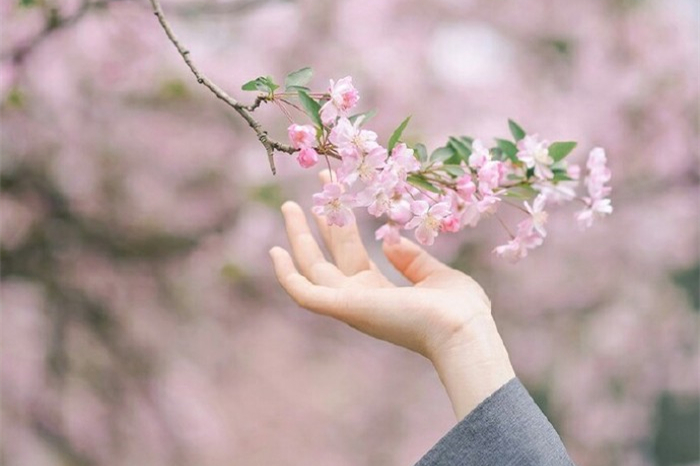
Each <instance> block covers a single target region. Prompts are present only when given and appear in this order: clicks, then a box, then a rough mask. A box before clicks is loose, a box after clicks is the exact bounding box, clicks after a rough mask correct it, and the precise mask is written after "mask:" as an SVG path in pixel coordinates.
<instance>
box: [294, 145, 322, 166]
mask: <svg viewBox="0 0 700 466" xmlns="http://www.w3.org/2000/svg"><path fill="white" fill-rule="evenodd" d="M297 162H299V165H301V166H302V167H303V168H311V167H313V166H314V165H316V163H317V162H318V153H317V152H316V151H315V150H314V149H313V148H311V147H307V148H306V149H302V150H300V151H299V154H298V155H297Z"/></svg>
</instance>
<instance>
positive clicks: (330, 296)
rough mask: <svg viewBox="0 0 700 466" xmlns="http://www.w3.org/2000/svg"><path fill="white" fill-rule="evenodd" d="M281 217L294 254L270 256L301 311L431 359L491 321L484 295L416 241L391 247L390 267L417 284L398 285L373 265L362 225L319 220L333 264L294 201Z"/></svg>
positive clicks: (278, 252) (274, 250)
mask: <svg viewBox="0 0 700 466" xmlns="http://www.w3.org/2000/svg"><path fill="white" fill-rule="evenodd" d="M282 213H283V214H284V219H285V224H286V228H287V235H288V237H289V242H290V244H291V250H292V255H290V254H289V253H288V252H287V251H286V250H284V249H283V248H280V247H275V248H272V249H271V250H270V254H271V256H272V259H273V261H274V265H275V272H276V274H277V278H278V280H279V282H280V284H281V285H282V286H283V287H284V289H285V290H286V291H287V293H288V294H289V295H290V296H291V297H292V298H293V299H294V300H295V301H296V302H297V303H298V304H299V305H300V306H302V307H304V308H307V309H309V310H311V311H314V312H317V313H319V314H324V315H328V316H331V317H334V318H336V319H338V320H341V321H343V322H345V323H347V324H349V325H351V326H352V327H354V328H356V329H358V330H360V331H362V332H364V333H366V334H368V335H372V336H374V337H376V338H380V339H382V340H386V341H389V342H391V343H394V344H397V345H400V346H403V347H406V348H408V349H411V350H413V351H416V352H418V353H420V354H423V355H424V356H426V357H428V358H431V359H432V356H433V355H434V354H435V353H436V352H438V351H441V350H442V349H443V348H444V347H445V346H447V345H449V344H450V343H451V341H452V340H453V337H455V335H458V334H462V333H463V332H465V331H466V332H469V331H470V329H471V330H473V328H474V327H475V326H474V325H472V324H473V322H474V321H477V320H480V319H481V318H485V319H486V320H490V318H491V316H490V312H491V304H490V302H489V299H488V297H487V296H486V294H485V293H484V291H483V289H482V288H481V287H480V286H479V285H478V284H477V283H476V282H475V281H474V280H473V279H471V277H469V276H468V275H466V274H464V273H462V272H459V271H457V270H455V269H452V268H450V267H448V266H447V265H445V264H443V263H442V262H440V261H438V260H437V259H435V258H434V257H432V256H431V255H430V254H428V253H427V252H425V251H424V250H423V249H422V248H421V247H419V246H418V245H416V244H415V243H413V242H411V241H409V240H407V239H405V238H402V239H401V241H400V243H398V244H396V245H385V246H384V253H385V255H386V256H387V258H388V259H389V261H390V262H391V263H392V264H393V265H394V267H396V269H397V270H398V271H399V272H401V273H402V274H403V275H404V276H405V277H406V278H407V279H408V280H410V281H411V282H412V283H413V286H408V287H398V286H396V285H395V284H393V283H392V282H391V281H389V280H388V279H387V278H386V277H385V276H384V274H382V273H381V271H380V270H379V269H378V268H377V267H376V266H375V264H374V263H373V262H372V261H371V260H370V258H369V257H368V254H367V250H366V249H365V247H364V245H363V244H362V240H361V239H360V235H359V232H358V229H357V226H356V225H355V224H352V225H347V226H344V227H336V226H328V225H327V223H326V221H325V219H324V218H319V217H316V220H317V224H318V227H319V230H320V232H321V236H322V237H323V239H324V241H325V244H326V246H327V248H328V250H329V251H330V253H331V255H332V257H333V261H332V262H331V261H328V260H327V259H326V257H325V256H324V254H323V252H322V251H321V249H320V247H319V245H318V243H317V242H316V239H315V238H314V236H313V235H312V233H311V231H310V229H309V225H308V223H307V220H306V216H305V214H304V212H303V210H302V209H301V208H300V207H299V206H298V205H297V204H295V203H293V202H287V203H285V204H284V205H283V206H282ZM292 256H293V259H292ZM295 263H296V265H295Z"/></svg>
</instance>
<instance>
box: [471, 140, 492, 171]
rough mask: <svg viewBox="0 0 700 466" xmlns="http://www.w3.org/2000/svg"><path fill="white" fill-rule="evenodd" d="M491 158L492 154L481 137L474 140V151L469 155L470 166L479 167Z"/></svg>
mask: <svg viewBox="0 0 700 466" xmlns="http://www.w3.org/2000/svg"><path fill="white" fill-rule="evenodd" d="M490 160H491V154H490V153H489V150H488V148H486V146H484V143H483V142H481V140H480V139H474V142H472V153H471V155H470V156H469V166H470V167H472V168H476V169H479V168H481V167H482V166H483V165H484V164H485V163H486V162H488V161H490Z"/></svg>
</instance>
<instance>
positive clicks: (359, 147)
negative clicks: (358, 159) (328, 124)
mask: <svg viewBox="0 0 700 466" xmlns="http://www.w3.org/2000/svg"><path fill="white" fill-rule="evenodd" d="M328 139H329V140H330V141H331V143H333V145H335V146H336V147H337V148H338V153H339V154H340V155H341V156H343V157H345V156H354V155H362V154H366V153H367V152H370V151H371V150H373V149H376V148H377V147H379V144H377V133H375V132H374V131H369V130H365V129H360V121H359V120H358V121H356V122H355V124H352V123H351V122H350V120H348V119H347V118H340V119H339V120H338V124H337V125H336V126H335V127H333V129H332V130H331V134H330V135H329V137H328Z"/></svg>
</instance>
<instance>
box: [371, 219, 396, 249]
mask: <svg viewBox="0 0 700 466" xmlns="http://www.w3.org/2000/svg"><path fill="white" fill-rule="evenodd" d="M374 237H375V239H377V241H378V240H384V242H385V243H386V244H397V243H398V242H399V241H400V240H401V233H400V226H399V225H398V224H397V223H394V222H387V223H385V224H384V225H382V226H380V227H379V228H377V231H375V232H374Z"/></svg>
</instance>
